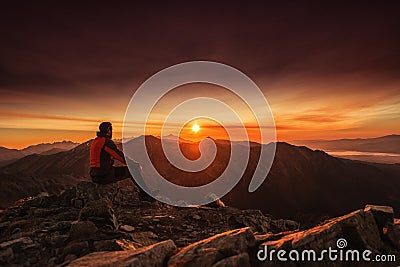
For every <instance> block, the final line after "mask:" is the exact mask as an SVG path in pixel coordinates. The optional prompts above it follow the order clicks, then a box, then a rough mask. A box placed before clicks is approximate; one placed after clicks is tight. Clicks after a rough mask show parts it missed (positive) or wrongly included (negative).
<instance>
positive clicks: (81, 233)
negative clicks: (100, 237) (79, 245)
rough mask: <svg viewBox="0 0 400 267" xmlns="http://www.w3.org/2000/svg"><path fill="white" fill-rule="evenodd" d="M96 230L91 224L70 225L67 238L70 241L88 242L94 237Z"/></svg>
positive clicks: (87, 222) (78, 223)
mask: <svg viewBox="0 0 400 267" xmlns="http://www.w3.org/2000/svg"><path fill="white" fill-rule="evenodd" d="M97 230H98V229H97V227H96V225H95V224H94V223H93V222H91V221H80V222H76V223H74V224H72V226H71V230H70V232H69V237H70V239H71V240H89V239H93V238H94V237H95V236H96V233H97Z"/></svg>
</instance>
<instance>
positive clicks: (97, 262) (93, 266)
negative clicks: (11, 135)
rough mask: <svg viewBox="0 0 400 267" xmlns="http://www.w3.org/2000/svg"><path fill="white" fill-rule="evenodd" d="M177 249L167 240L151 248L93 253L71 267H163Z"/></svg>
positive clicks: (74, 262) (71, 264)
mask: <svg viewBox="0 0 400 267" xmlns="http://www.w3.org/2000/svg"><path fill="white" fill-rule="evenodd" d="M175 249H176V246H175V244H174V242H173V241H172V240H166V241H163V242H160V243H157V244H154V245H151V246H147V247H143V248H139V249H132V250H127V251H113V252H93V253H90V254H88V255H86V256H84V257H82V258H79V259H76V260H74V261H72V262H71V263H70V264H68V265H67V266H70V267H81V266H82V267H83V266H85V267H102V266H104V267H106V266H113V267H128V266H135V267H147V266H154V267H161V266H164V261H165V259H166V257H168V256H169V255H171V253H172V252H173V251H174V250H175Z"/></svg>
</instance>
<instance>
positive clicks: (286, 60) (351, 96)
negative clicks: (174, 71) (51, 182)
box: [0, 1, 400, 148]
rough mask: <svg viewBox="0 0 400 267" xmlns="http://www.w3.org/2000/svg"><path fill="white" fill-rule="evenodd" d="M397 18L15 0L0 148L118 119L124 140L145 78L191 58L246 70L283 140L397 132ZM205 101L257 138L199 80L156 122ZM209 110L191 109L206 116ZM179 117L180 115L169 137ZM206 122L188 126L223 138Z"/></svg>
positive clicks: (348, 4) (326, 11)
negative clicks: (187, 103)
mask: <svg viewBox="0 0 400 267" xmlns="http://www.w3.org/2000/svg"><path fill="white" fill-rule="evenodd" d="M88 10H91V12H90V14H88V12H87V11H88ZM399 13H400V5H399V4H398V3H397V2H396V1H393V2H385V3H381V2H379V1H375V2H373V1H371V2H365V3H363V5H362V8H360V4H359V2H357V1H345V2H337V1H331V2H326V3H324V4H318V5H316V4H315V3H313V2H293V1H292V2H286V3H285V2H284V1H283V2H282V1H280V2H276V3H271V2H269V1H255V2H253V3H252V4H251V5H250V4H248V3H246V2H241V1H217V2H215V1H214V2H208V3H207V2H206V1H200V2H194V3H190V4H185V5H182V4H181V3H179V2H168V3H161V2H160V3H157V5H155V4H154V3H148V2H147V1H145V2H140V3H139V2H138V3H136V2H132V3H130V2H120V3H118V4H117V3H114V2H110V1H106V2H96V4H93V3H91V2H90V1H83V2H82V3H79V5H78V4H73V3H68V4H65V3H63V2H62V1H52V2H32V3H25V4H24V5H20V4H19V3H14V2H13V1H8V2H7V3H5V4H4V5H2V9H1V10H0V30H1V32H2V43H1V44H2V49H0V96H1V97H0V138H1V139H0V146H5V147H10V148H22V147H25V146H28V145H31V144H35V143H41V142H54V141H61V140H72V141H75V142H83V141H86V140H88V139H90V138H94V137H95V132H96V131H97V127H98V124H99V122H101V121H111V122H112V123H113V125H114V129H115V132H114V137H116V138H120V137H121V129H122V122H123V118H124V113H125V110H126V107H127V105H128V103H129V101H130V99H131V97H132V95H133V94H134V92H135V90H136V89H137V88H138V87H139V86H140V84H141V83H143V82H144V81H145V80H146V79H148V78H149V77H150V76H151V75H153V74H155V73H157V72H158V71H160V70H162V69H164V68H167V67H170V66H172V65H175V64H178V63H182V62H187V61H196V60H207V61H215V62H220V63H224V64H227V65H229V66H232V67H234V68H237V69H239V70H240V71H242V72H243V73H245V74H246V75H248V76H249V77H250V78H251V79H252V80H253V81H254V82H255V83H256V84H257V85H258V86H259V87H260V89H261V90H262V92H263V94H264V95H265V97H266V99H267V100H268V102H269V104H270V107H271V110H272V113H273V115H274V118H275V122H276V127H277V136H278V140H280V141H290V140H301V139H339V138H366V137H376V136H382V135H388V134H399V133H400V129H399V123H398V122H399V121H400V90H399V89H400V79H399V73H400V58H399V47H400V31H399V29H400V20H399V19H398V14H399ZM189 22H190V23H189ZM172 78H173V77H171V79H172ZM151 93H152V92H149V94H151ZM198 96H206V97H214V98H217V99H219V100H221V101H223V102H224V103H227V104H229V105H231V106H232V107H233V108H234V109H235V110H236V111H238V113H240V114H241V116H242V117H241V119H242V120H243V121H244V123H245V125H247V126H248V127H249V129H252V131H253V133H250V137H251V138H252V139H256V137H255V135H254V129H256V128H254V118H253V117H252V115H251V113H250V112H249V110H248V108H247V107H246V105H245V104H244V103H242V102H241V101H240V99H238V98H237V97H236V96H234V95H232V94H230V93H227V92H226V91H224V89H221V88H216V87H215V86H214V87H213V86H209V85H204V84H202V85H188V86H184V87H182V88H177V89H176V90H174V91H173V92H171V93H170V94H168V95H167V96H166V97H165V98H163V99H162V101H160V103H159V104H158V105H157V108H156V109H155V110H154V114H152V116H151V122H150V123H149V125H150V126H152V127H153V129H154V127H157V126H158V125H160V123H161V122H162V119H163V116H164V115H165V114H167V113H168V112H169V111H170V110H171V108H173V107H174V106H176V105H177V104H178V103H180V102H181V101H184V100H187V99H188V98H191V97H198ZM204 108H207V107H197V108H196V110H198V112H199V116H201V112H202V109H204ZM138 112H140V111H138ZM181 123H182V122H180V121H179V118H176V119H175V121H173V125H171V127H172V128H168V129H167V131H166V134H168V130H169V131H171V130H172V129H175V130H176V129H177V128H178V129H179V128H180V127H181ZM202 124H203V125H201V126H202V130H201V131H200V132H199V133H197V134H194V133H192V132H190V131H183V132H182V133H183V134H184V135H185V137H186V138H189V137H190V136H191V135H192V139H199V138H201V137H203V136H208V135H211V136H212V137H214V138H221V137H224V135H223V134H221V133H222V132H223V131H218V130H216V129H218V128H216V127H210V125H209V127H207V125H206V124H207V122H202ZM228 126H229V127H233V128H234V127H237V125H228ZM174 127H175V128H174ZM155 134H156V132H155Z"/></svg>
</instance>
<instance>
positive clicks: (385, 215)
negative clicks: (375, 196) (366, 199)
mask: <svg viewBox="0 0 400 267" xmlns="http://www.w3.org/2000/svg"><path fill="white" fill-rule="evenodd" d="M364 211H365V212H368V213H372V215H373V216H374V219H375V222H376V225H377V226H378V228H379V231H380V233H381V234H383V231H384V230H383V229H384V228H387V227H388V224H393V219H394V218H393V208H392V207H388V206H376V205H366V206H365V208H364Z"/></svg>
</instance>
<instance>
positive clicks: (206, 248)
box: [168, 227, 255, 267]
mask: <svg viewBox="0 0 400 267" xmlns="http://www.w3.org/2000/svg"><path fill="white" fill-rule="evenodd" d="M254 244H255V239H254V236H253V233H252V231H251V230H250V228H248V227H247V228H241V229H236V230H232V231H228V232H225V233H221V234H218V235H215V236H212V237H210V238H207V239H204V240H201V241H199V242H196V243H193V244H191V245H189V246H187V247H184V248H182V249H181V250H180V251H179V252H178V253H177V254H175V255H173V256H172V257H171V258H170V259H169V261H168V266H171V267H172V266H174V267H179V266H197V267H202V266H212V265H213V264H216V263H217V262H218V261H220V260H222V259H224V258H228V257H232V256H235V255H238V254H242V253H247V249H248V247H250V246H253V245H254Z"/></svg>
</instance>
